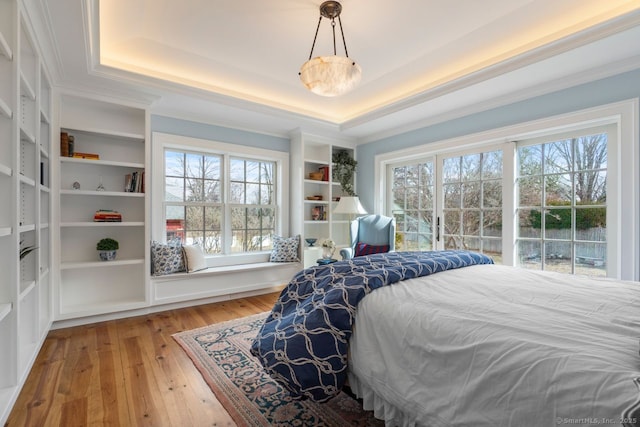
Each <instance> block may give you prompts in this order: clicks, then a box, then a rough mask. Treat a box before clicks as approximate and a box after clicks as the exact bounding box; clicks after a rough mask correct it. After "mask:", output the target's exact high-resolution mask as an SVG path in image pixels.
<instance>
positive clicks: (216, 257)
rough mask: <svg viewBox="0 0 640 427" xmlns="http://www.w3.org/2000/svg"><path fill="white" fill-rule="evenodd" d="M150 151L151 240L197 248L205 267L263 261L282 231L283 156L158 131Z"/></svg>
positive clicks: (285, 204)
mask: <svg viewBox="0 0 640 427" xmlns="http://www.w3.org/2000/svg"><path fill="white" fill-rule="evenodd" d="M156 147H157V148H158V150H157V151H154V160H153V161H154V170H161V171H163V172H162V173H161V174H158V175H159V176H155V175H154V181H153V184H154V186H157V187H155V188H158V187H159V188H162V190H163V191H162V193H161V194H160V192H158V194H159V197H157V198H152V203H153V209H152V210H153V215H154V220H153V231H152V233H153V236H155V239H156V240H164V239H167V240H170V239H172V238H174V237H179V238H181V240H182V241H183V242H184V243H186V244H198V245H200V246H201V247H202V248H203V250H204V252H205V253H206V254H207V255H208V256H209V260H208V264H209V266H217V265H234V264H239V263H251V262H263V261H267V260H268V256H269V253H270V250H271V248H272V243H271V240H272V239H271V237H272V235H274V234H281V235H287V232H288V227H287V224H284V222H285V221H286V218H288V202H287V200H286V199H285V198H283V197H282V194H283V192H284V193H286V194H288V185H287V184H286V177H287V176H288V171H287V170H286V169H285V166H286V165H287V164H288V153H284V152H277V151H271V150H265V149H259V148H250V147H244V146H240V145H233V144H224V143H218V142H214V141H209V140H200V139H195V138H189V137H185V136H177V135H168V134H161V133H154V150H155V148H156ZM154 193H155V192H154ZM283 209H284V210H285V214H283V213H282V212H283Z"/></svg>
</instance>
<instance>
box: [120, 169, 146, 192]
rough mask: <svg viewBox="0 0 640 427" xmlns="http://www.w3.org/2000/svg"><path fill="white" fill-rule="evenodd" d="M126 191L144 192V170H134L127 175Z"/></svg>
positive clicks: (125, 181)
mask: <svg viewBox="0 0 640 427" xmlns="http://www.w3.org/2000/svg"><path fill="white" fill-rule="evenodd" d="M124 191H126V192H127V193H144V172H133V173H128V174H126V175H125V180H124Z"/></svg>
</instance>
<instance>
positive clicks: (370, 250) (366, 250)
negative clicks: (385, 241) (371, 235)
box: [355, 243, 389, 256]
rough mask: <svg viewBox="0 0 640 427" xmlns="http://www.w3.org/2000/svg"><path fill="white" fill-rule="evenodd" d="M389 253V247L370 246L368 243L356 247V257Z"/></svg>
mask: <svg viewBox="0 0 640 427" xmlns="http://www.w3.org/2000/svg"><path fill="white" fill-rule="evenodd" d="M384 252H389V245H369V244H367V243H358V244H357V245H356V254H355V256H363V255H372V254H380V253H384Z"/></svg>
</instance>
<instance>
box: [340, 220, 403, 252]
mask: <svg viewBox="0 0 640 427" xmlns="http://www.w3.org/2000/svg"><path fill="white" fill-rule="evenodd" d="M350 231H351V243H350V247H347V248H342V249H341V250H340V256H342V259H351V258H353V257H356V256H360V255H368V254H371V253H377V252H391V251H394V250H395V246H396V245H395V241H396V238H395V236H396V220H395V218H390V217H388V216H383V215H365V216H361V217H359V218H356V219H354V220H353V221H351V229H350ZM384 246H388V250H385V249H387V248H385V247H384Z"/></svg>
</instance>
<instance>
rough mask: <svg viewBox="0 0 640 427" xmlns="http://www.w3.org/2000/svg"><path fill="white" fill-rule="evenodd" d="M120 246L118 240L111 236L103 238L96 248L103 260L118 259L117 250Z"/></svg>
mask: <svg viewBox="0 0 640 427" xmlns="http://www.w3.org/2000/svg"><path fill="white" fill-rule="evenodd" d="M119 248H120V246H119V245H118V241H117V240H114V239H112V238H110V237H106V238H104V239H101V240H100V241H99V242H98V244H97V245H96V249H97V250H98V253H99V255H100V259H101V260H102V261H113V260H114V259H116V251H117V250H118V249H119Z"/></svg>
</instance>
